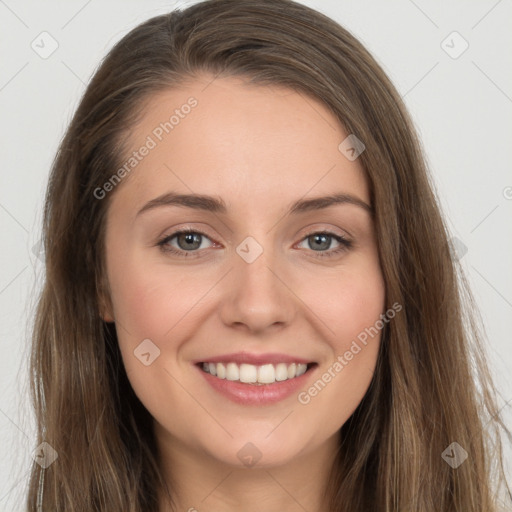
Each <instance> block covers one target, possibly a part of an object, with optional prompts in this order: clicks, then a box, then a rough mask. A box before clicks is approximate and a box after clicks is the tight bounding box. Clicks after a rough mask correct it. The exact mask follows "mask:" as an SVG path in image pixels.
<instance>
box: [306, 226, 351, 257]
mask: <svg viewBox="0 0 512 512" xmlns="http://www.w3.org/2000/svg"><path fill="white" fill-rule="evenodd" d="M333 239H334V240H335V241H336V242H337V243H338V244H339V247H338V248H336V249H334V250H330V251H325V250H324V249H329V248H330V246H331V242H332V240H333ZM304 242H305V243H307V245H308V246H309V247H310V248H312V250H313V252H316V253H317V254H315V257H319V258H331V257H334V256H337V255H338V254H340V253H341V252H343V251H347V250H349V249H350V248H351V247H352V246H353V242H351V241H350V240H347V239H346V238H345V237H343V236H341V235H338V234H336V233H331V232H329V231H316V232H313V233H310V234H309V235H306V237H305V238H303V242H301V243H304Z"/></svg>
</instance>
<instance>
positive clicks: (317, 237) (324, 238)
mask: <svg viewBox="0 0 512 512" xmlns="http://www.w3.org/2000/svg"><path fill="white" fill-rule="evenodd" d="M312 238H313V239H314V240H315V243H317V241H318V240H319V239H321V238H323V240H324V242H323V247H321V248H322V249H328V248H329V243H328V242H326V241H325V240H326V239H327V238H329V237H328V235H313V237H312ZM320 244H321V245H322V242H321V241H320Z"/></svg>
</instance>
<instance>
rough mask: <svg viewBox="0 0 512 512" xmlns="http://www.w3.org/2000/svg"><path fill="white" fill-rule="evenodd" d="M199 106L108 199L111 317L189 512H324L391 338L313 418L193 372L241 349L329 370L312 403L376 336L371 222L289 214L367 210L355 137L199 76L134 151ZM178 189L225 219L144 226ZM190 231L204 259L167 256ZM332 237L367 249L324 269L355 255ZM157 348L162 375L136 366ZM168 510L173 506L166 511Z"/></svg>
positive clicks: (306, 100)
mask: <svg viewBox="0 0 512 512" xmlns="http://www.w3.org/2000/svg"><path fill="white" fill-rule="evenodd" d="M207 84H209V85H207ZM191 96H193V97H194V98H196V99H197V101H198V104H197V106H196V107H195V108H194V109H192V110H191V112H190V113H189V114H188V115H187V116H185V117H184V118H183V119H180V122H179V124H178V125H176V126H175V127H174V129H173V130H172V131H171V132H170V133H169V134H165V135H164V137H163V139H162V141H161V142H158V144H157V146H156V147H155V148H154V149H152V150H151V151H150V152H149V154H148V155H147V156H146V157H145V158H144V159H143V160H142V161H141V162H140V163H139V164H138V165H137V167H136V168H135V169H134V170H133V171H132V172H131V173H130V175H129V176H127V177H126V178H124V180H123V181H122V183H121V184H120V185H118V187H117V189H116V190H115V191H114V192H111V194H112V196H111V197H110V198H109V199H110V200H111V203H110V205H109V210H108V215H107V230H106V251H107V258H106V265H107V278H108V282H109V287H110V291H111V295H110V301H111V307H106V306H105V307H104V308H103V309H102V314H103V317H104V319H105V320H106V321H115V322H116V328H117V333H118V339H119V347H120V350H121V353H122V357H123V361H124V365H125V367H126V371H127V373H128V377H129V379H130V382H131V385H132V386H133V389H134V390H135V392H136V394H137V396H138V397H139V399H140V400H141V402H142V403H143V404H144V405H145V407H146V408H147V409H148V411H149V412H150V413H151V415H152V416H153V418H154V425H155V434H156V438H157V443H158V447H159V452H160V454H161V460H162V466H163V468H164V471H165V475H166V478H167V479H168V482H169V483H170V485H172V487H171V489H173V490H174V499H175V501H176V502H177V504H178V510H183V511H186V510H191V511H193V510H198V511H201V512H203V511H205V512H207V511H212V512H213V511H218V510H223V511H226V512H231V511H235V510H237V511H238V510H244V511H245V512H256V511H259V510H262V509H264V510H266V511H267V512H282V511H283V510H287V511H290V512H294V511H303V510H308V511H320V510H322V507H324V510H325V504H323V503H322V496H323V493H324V490H325V482H326V479H327V475H328V473H329V470H330V467H331V464H332V462H333V455H334V453H335V450H336V448H337V446H338V443H339V440H338V436H337V433H338V431H339V429H340V427H341V426H342V425H343V424H344V423H345V421H346V420H347V419H348V418H349V417H350V415H351V414H352V412H353V411H354V410H355V408H356V407H357V405H358V404H359V403H360V401H361V400H362V398H363V396H364V394H365V392H366V391H367V389H368V386H369V384H370V381H371V378H372V375H373V372H374V369H375V365H376V360H377V354H378V348H379V344H380V333H379V335H378V336H375V337H374V338H372V339H371V341H370V342H369V343H368V344H367V345H366V346H365V347H363V349H362V350H361V351H360V352H359V353H358V354H357V355H355V356H354V358H353V359H352V360H351V361H349V362H348V364H347V365H346V366H345V367H344V368H343V371H341V372H339V373H338V374H337V375H336V377H335V378H333V379H332V380H331V382H329V383H328V384H327V385H326V386H325V387H324V389H323V390H322V391H321V392H320V393H318V394H317V396H315V397H314V398H312V399H311V401H310V402H309V403H308V404H307V405H303V404H301V403H299V401H298V398H297V395H296V394H293V395H292V396H291V397H289V398H287V399H285V400H283V401H281V402H278V403H277V404H272V405H264V406H247V405H239V404H235V403H233V402H231V401H229V400H228V399H227V398H225V397H224V396H222V395H220V394H219V393H218V392H217V391H215V390H214V389H213V388H212V387H211V386H210V385H209V384H208V383H207V382H206V381H205V379H204V378H203V376H202V375H201V374H200V373H198V370H197V368H196V367H194V365H193V364H192V361H194V360H197V359H204V358H206V356H215V355H221V354H226V353H231V352H239V351H248V352H253V353H262V352H280V353H286V354H291V355H295V356H299V357H304V358H306V359H308V360H310V361H315V362H317V363H318V365H319V366H318V368H316V370H315V371H314V374H312V375H314V376H310V377H309V379H308V381H307V384H306V385H305V386H304V388H303V389H306V390H307V388H309V387H310V386H311V385H312V384H313V383H314V382H315V381H316V380H317V379H319V378H320V377H321V376H322V374H323V373H324V372H325V371H327V369H328V368H329V367H332V365H333V363H334V361H336V359H337V357H338V356H339V355H343V354H344V353H345V352H346V351H347V350H348V349H349V347H350V345H351V343H352V342H353V341H354V340H355V339H356V337H357V335H358V334H359V333H361V332H362V331H363V330H364V329H365V328H367V327H369V326H372V325H374V324H375V322H376V321H377V320H378V319H379V317H380V315H381V313H383V312H384V311H385V302H384V301H385V299H384V297H385V286H384V281H383V277H382V273H381V268H380V263H379V257H378V251H377V242H376V237H375V232H374V224H373V221H372V218H371V216H370V215H369V214H368V212H366V211H365V210H364V209H363V208H360V207H358V206H355V205H352V204H338V205H334V206H330V207H329V208H326V209H322V210H316V211H309V212H303V213H299V214H291V215H289V214H288V213H287V207H288V205H289V204H291V203H292V202H293V201H296V200H298V199H308V198H311V197H316V196H323V195H328V194H332V193H334V192H338V193H342V192H343V193H347V194H351V195H354V196H356V197H357V198H359V199H361V200H362V201H364V202H365V203H367V204H370V196H369V189H368V183H367V180H366V177H365V174H364V172H363V169H362V166H361V165H360V163H359V161H358V160H357V159H356V160H355V161H349V160H348V159H347V158H346V157H345V156H344V155H343V154H342V153H341V152H340V150H339V149H338V145H339V144H340V142H341V141H343V140H344V139H345V138H346V137H347V135H348V134H347V133H346V132H345V131H344V130H343V128H342V127H341V125H340V124H339V123H338V122H337V120H336V118H335V117H334V116H333V115H332V114H331V113H330V112H329V110H328V109H327V108H326V107H325V106H324V105H323V104H322V103H320V102H319V101H317V100H315V99H313V98H310V97H307V96H305V95H303V94H299V93H296V92H294V91H292V90H289V89H286V88H281V87H275V86H273V87H268V86H255V85H248V84H246V83H244V82H243V81H242V80H241V79H240V78H222V79H219V78H218V79H216V80H214V81H212V77H208V76H202V77H198V78H197V79H196V80H195V81H193V82H191V83H189V84H187V85H183V86H181V87H180V88H178V89H173V90H167V91H164V92H159V93H158V94H157V95H154V96H152V97H151V98H150V101H149V103H148V104H147V106H146V108H145V110H144V116H143V117H142V118H141V120H140V122H139V123H138V125H137V126H136V127H134V129H133V130H132V131H131V134H130V139H129V142H130V147H132V148H133V150H136V149H138V148H139V147H140V146H141V145H142V144H143V143H144V141H145V140H146V138H147V136H148V135H150V134H151V133H152V131H153V130H154V128H155V127H156V126H158V125H159V123H161V122H162V121H164V120H166V119H168V117H169V114H167V113H168V112H170V113H172V112H173V111H174V110H175V109H176V108H180V106H181V105H183V104H184V103H186V101H187V99H188V98H189V97H191ZM170 191H174V192H177V193H196V194H208V195H216V196H219V197H221V198H223V200H224V201H225V202H226V205H227V207H228V212H227V214H219V213H212V212H207V211H201V210H194V209H190V208H184V207H180V206H163V207H158V208H154V209H151V210H148V211H146V212H145V213H142V214H140V215H137V212H138V211H139V210H140V209H141V208H142V207H143V206H144V205H145V204H146V203H147V202H148V201H150V200H152V199H153V198H155V197H157V196H159V195H161V194H162V193H164V192H170ZM187 226H190V227H192V228H193V229H197V230H198V231H199V232H202V233H205V234H206V237H202V238H200V240H201V246H200V248H199V249H195V248H193V249H189V250H188V252H194V254H192V255H191V256H194V255H195V256H197V257H195V258H193V257H187V258H185V257H183V256H182V257H180V256H177V255H173V254H170V253H165V252H163V251H162V250H161V248H160V247H159V246H158V245H157V242H158V240H159V239H161V238H163V236H164V235H171V234H172V233H174V232H176V231H179V229H181V228H183V227H187ZM323 230H327V231H329V232H332V233H334V234H337V235H342V236H345V238H348V239H349V240H351V241H352V242H353V247H352V248H350V249H345V250H343V251H342V252H340V253H338V254H333V256H332V257H330V258H329V257H325V258H321V257H319V256H318V254H320V253H324V254H328V253H329V252H330V253H332V252H333V251H334V250H335V249H337V248H339V247H340V246H341V245H340V243H339V242H337V241H336V240H335V239H334V238H327V239H326V240H325V243H324V244H322V243H321V240H320V242H317V245H315V239H314V237H313V239H312V238H311V236H310V235H311V234H312V233H318V232H321V231H323ZM247 236H251V237H253V238H254V239H255V240H256V241H257V242H258V243H259V244H260V245H261V247H262V248H263V253H262V254H261V255H260V256H259V257H258V258H257V259H256V260H255V261H254V262H252V263H247V262H246V261H245V260H244V259H242V258H241V257H240V256H239V255H238V253H237V252H236V248H237V246H238V245H239V244H240V243H241V242H242V241H243V240H244V239H245V238H246V237H247ZM329 242H330V245H329ZM318 243H320V249H318ZM181 244H182V245H181V246H180V245H178V239H177V237H175V238H174V239H173V240H172V241H169V242H168V246H169V245H171V246H172V247H173V248H175V249H176V250H180V249H181V251H182V253H186V252H187V248H188V247H190V244H191V242H190V241H189V242H188V244H189V245H186V244H187V242H186V241H183V240H182V242H181ZM192 245H193V244H192ZM193 247H195V246H193ZM315 249H316V250H315ZM145 339H150V340H151V341H152V342H153V343H154V344H155V345H156V346H157V347H158V348H159V350H160V355H159V357H158V358H156V359H155V360H154V362H152V363H151V364H150V365H148V366H145V365H144V364H141V361H140V360H139V359H138V358H137V357H135V356H134V350H135V349H136V348H137V346H138V345H139V344H140V343H141V341H142V340H145ZM248 442H251V443H252V444H253V445H255V446H256V447H257V449H258V450H259V452H260V453H261V459H260V460H259V461H258V462H257V464H256V465H254V466H252V467H247V466H245V465H244V464H243V463H242V462H241V460H240V459H239V458H238V457H237V452H238V451H239V450H240V449H241V448H242V447H243V446H244V445H246V443H248ZM161 496H162V499H161V508H160V510H161V511H170V510H171V508H170V506H169V505H167V504H166V503H165V501H164V497H163V494H161Z"/></svg>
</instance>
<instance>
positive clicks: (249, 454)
mask: <svg viewBox="0 0 512 512" xmlns="http://www.w3.org/2000/svg"><path fill="white" fill-rule="evenodd" d="M236 455H237V457H238V458H239V459H240V460H241V462H242V464H243V465H244V466H247V467H252V466H254V464H256V463H257V462H258V461H259V460H260V459H261V456H262V455H263V454H262V453H261V452H260V451H259V450H258V448H256V446H255V445H254V444H252V443H246V444H244V446H243V447H242V448H240V450H238V452H237V454H236Z"/></svg>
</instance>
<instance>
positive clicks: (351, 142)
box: [338, 133, 366, 162]
mask: <svg viewBox="0 0 512 512" xmlns="http://www.w3.org/2000/svg"><path fill="white" fill-rule="evenodd" d="M338 149H339V150H340V152H341V153H342V154H343V155H344V156H345V158H347V159H348V160H350V161H351V162H353V161H354V160H355V159H356V158H357V157H358V156H359V155H360V154H361V153H362V152H363V151H364V150H365V149H366V146H365V145H364V144H363V142H362V141H361V140H360V139H358V138H357V137H356V136H355V135H354V134H353V133H351V134H350V135H349V136H348V137H347V138H346V139H345V140H343V141H342V142H341V143H340V145H339V146H338Z"/></svg>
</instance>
